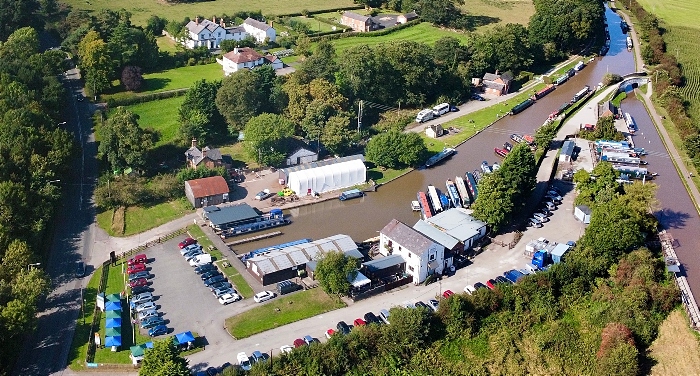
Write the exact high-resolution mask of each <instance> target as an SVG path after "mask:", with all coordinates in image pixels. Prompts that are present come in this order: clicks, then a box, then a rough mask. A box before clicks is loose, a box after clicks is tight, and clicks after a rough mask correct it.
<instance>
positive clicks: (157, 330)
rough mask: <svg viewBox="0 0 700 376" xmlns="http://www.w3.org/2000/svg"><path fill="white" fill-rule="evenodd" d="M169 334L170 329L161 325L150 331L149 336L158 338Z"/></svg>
mask: <svg viewBox="0 0 700 376" xmlns="http://www.w3.org/2000/svg"><path fill="white" fill-rule="evenodd" d="M167 333H168V327H167V326H165V325H163V324H160V325H158V326H155V327H153V328H151V329H149V330H148V335H149V336H150V337H158V336H162V335H163V334H167Z"/></svg>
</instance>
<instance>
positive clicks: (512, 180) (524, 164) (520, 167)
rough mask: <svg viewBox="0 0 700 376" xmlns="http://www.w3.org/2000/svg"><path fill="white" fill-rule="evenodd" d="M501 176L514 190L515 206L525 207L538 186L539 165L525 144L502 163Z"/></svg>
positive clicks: (517, 147) (513, 150)
mask: <svg viewBox="0 0 700 376" xmlns="http://www.w3.org/2000/svg"><path fill="white" fill-rule="evenodd" d="M498 171H500V173H499V175H500V176H501V177H502V179H503V180H504V181H505V183H506V184H509V185H510V187H511V188H512V189H513V190H514V193H515V197H513V200H514V202H513V206H514V207H515V208H520V207H522V206H524V204H525V202H526V200H527V198H528V197H529V196H530V194H531V193H532V191H533V190H534V189H535V185H536V184H537V163H536V162H535V155H534V154H533V153H532V151H530V148H529V147H528V146H527V145H525V144H518V145H515V147H514V148H513V149H512V150H511V151H510V152H509V153H508V155H506V157H505V159H503V162H502V163H501V168H500V169H499V170H498Z"/></svg>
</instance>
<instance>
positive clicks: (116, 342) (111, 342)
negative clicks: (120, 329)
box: [105, 336, 122, 347]
mask: <svg viewBox="0 0 700 376" xmlns="http://www.w3.org/2000/svg"><path fill="white" fill-rule="evenodd" d="M121 345H122V337H121V336H114V337H107V338H105V346H107V347H112V346H121Z"/></svg>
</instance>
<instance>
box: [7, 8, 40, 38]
mask: <svg viewBox="0 0 700 376" xmlns="http://www.w3.org/2000/svg"><path fill="white" fill-rule="evenodd" d="M38 8H39V5H38V3H37V2H36V1H35V0H26V1H16V0H0V41H1V40H5V39H7V37H8V36H10V34H12V33H13V32H15V30H17V29H19V28H20V27H22V26H30V25H32V23H33V20H34V17H33V13H34V10H35V9H38Z"/></svg>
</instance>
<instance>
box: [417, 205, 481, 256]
mask: <svg viewBox="0 0 700 376" xmlns="http://www.w3.org/2000/svg"><path fill="white" fill-rule="evenodd" d="M426 221H427V222H428V223H430V224H431V225H433V226H434V227H435V228H437V229H439V230H440V231H442V232H444V233H446V234H447V235H450V236H451V237H453V238H455V239H457V240H459V241H460V242H461V243H462V244H463V245H464V249H465V250H467V249H469V248H471V247H473V246H474V244H476V242H477V241H478V240H479V239H481V238H483V237H484V236H486V232H487V230H488V228H487V225H486V223H485V222H482V221H480V220H478V219H475V218H474V217H472V216H471V215H469V213H468V212H467V210H466V209H464V208H452V209H449V210H445V211H443V212H442V213H438V214H436V215H434V216H432V217H430V218H428V219H427V220H426Z"/></svg>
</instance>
